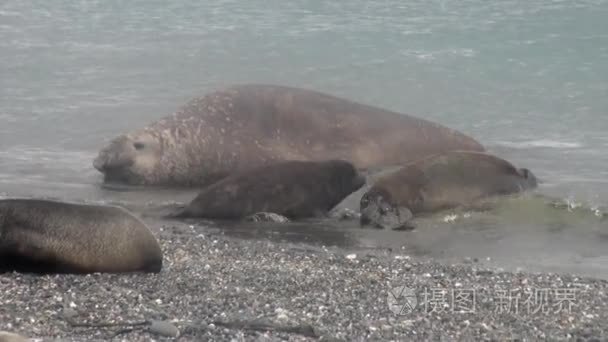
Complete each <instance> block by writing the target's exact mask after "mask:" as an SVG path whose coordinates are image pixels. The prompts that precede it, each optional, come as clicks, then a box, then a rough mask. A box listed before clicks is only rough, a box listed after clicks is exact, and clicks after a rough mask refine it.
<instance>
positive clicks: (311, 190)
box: [169, 160, 365, 219]
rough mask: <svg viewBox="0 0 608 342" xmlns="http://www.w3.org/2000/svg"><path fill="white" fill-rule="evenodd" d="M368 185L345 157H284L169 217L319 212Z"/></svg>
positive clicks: (211, 189)
mask: <svg viewBox="0 0 608 342" xmlns="http://www.w3.org/2000/svg"><path fill="white" fill-rule="evenodd" d="M364 184H365V178H364V177H363V176H362V175H361V174H360V173H359V172H358V171H357V170H356V169H355V167H354V166H353V165H352V164H351V163H349V162H346V161H342V160H328V161H319V162H314V161H279V162H276V163H274V164H270V165H264V166H259V167H258V168H255V169H251V170H247V171H241V172H239V173H236V174H233V175H230V176H228V177H226V178H224V179H222V180H220V181H218V182H217V183H214V184H212V185H210V186H208V187H206V188H204V189H203V190H202V191H201V193H200V194H199V195H198V196H197V197H196V198H195V199H194V200H192V202H191V203H190V204H189V205H188V206H187V207H186V208H184V209H183V210H181V211H179V212H177V213H175V214H172V215H169V216H170V217H198V218H207V219H242V218H245V217H247V216H249V215H253V214H256V213H259V212H271V213H276V214H279V215H283V216H286V217H287V218H289V219H299V218H307V217H318V216H324V215H326V214H327V212H328V211H329V210H330V209H331V208H333V207H334V206H335V205H336V204H338V203H339V202H340V201H342V200H343V199H344V198H345V197H346V196H348V195H349V194H350V193H352V192H354V191H356V190H357V189H359V188H360V187H361V186H363V185H364Z"/></svg>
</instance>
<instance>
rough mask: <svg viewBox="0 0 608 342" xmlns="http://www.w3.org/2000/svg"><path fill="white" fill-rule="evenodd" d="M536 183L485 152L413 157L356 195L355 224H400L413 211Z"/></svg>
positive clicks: (394, 226)
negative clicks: (358, 215)
mask: <svg viewBox="0 0 608 342" xmlns="http://www.w3.org/2000/svg"><path fill="white" fill-rule="evenodd" d="M536 186H537V180H536V177H535V176H534V174H533V173H532V172H531V171H530V170H528V169H525V168H521V169H518V168H515V167H514V166H513V165H512V164H511V163H509V162H508V161H506V160H504V159H501V158H499V157H496V156H494V155H491V154H488V153H480V152H469V151H452V152H448V153H443V154H439V155H435V156H431V157H428V158H424V159H421V160H419V161H416V162H412V163H409V164H407V165H405V166H404V167H402V168H400V169H399V170H397V171H395V172H393V173H391V174H388V175H386V176H384V177H382V178H380V179H378V181H377V182H376V183H375V184H374V185H373V186H372V187H371V188H370V190H369V191H367V192H366V193H365V194H364V195H363V196H362V198H361V202H360V210H361V224H362V225H367V224H372V225H374V226H376V227H379V228H390V229H402V228H405V227H407V226H408V221H410V220H411V219H412V218H413V216H414V215H416V214H420V213H433V212H437V211H440V210H444V209H450V208H455V207H458V206H466V205H474V203H475V201H477V200H480V199H483V198H487V197H489V196H493V195H508V194H514V193H518V192H522V191H524V190H527V189H533V188H536Z"/></svg>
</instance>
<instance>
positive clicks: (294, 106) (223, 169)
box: [93, 84, 484, 186]
mask: <svg viewBox="0 0 608 342" xmlns="http://www.w3.org/2000/svg"><path fill="white" fill-rule="evenodd" d="M455 149H459V150H471V151H483V150H484V148H483V147H482V146H481V145H480V144H479V143H478V142H477V141H475V140H474V139H473V138H471V137H468V136H466V135H464V134H462V133H460V132H458V131H455V130H453V129H450V128H447V127H444V126H441V125H439V124H436V123H433V122H430V121H427V120H424V119H420V118H416V117H412V116H409V115H405V114H400V113H396V112H392V111H388V110H384V109H381V108H378V107H373V106H368V105H364V104H360V103H356V102H353V101H349V100H346V99H342V98H338V97H334V96H331V95H328V94H324V93H320V92H316V91H312V90H306V89H300V88H293V87H286V86H277V85H264V84H244V85H236V86H232V87H229V88H226V89H223V90H217V91H214V92H212V93H210V94H207V95H206V96H203V97H201V98H196V99H193V100H191V101H190V102H188V103H187V104H186V105H184V106H183V107H182V108H180V109H179V111H177V112H176V113H174V114H172V115H170V116H168V117H165V118H163V119H160V120H158V121H155V122H153V123H151V124H149V125H148V126H146V127H144V128H143V129H141V130H137V131H133V132H130V133H127V134H123V135H120V136H118V137H116V138H115V139H113V140H112V141H111V142H110V143H109V144H108V145H106V146H105V147H103V148H102V149H101V150H100V152H99V154H98V156H97V157H96V158H95V160H94V162H93V165H94V167H95V168H96V169H98V170H99V171H100V172H101V173H103V174H104V181H105V182H106V183H123V184H132V185H166V186H187V185H208V184H211V183H212V182H214V181H216V180H219V179H221V178H223V177H225V176H227V175H229V174H232V173H234V172H236V171H242V170H245V169H248V168H254V167H258V166H261V165H267V164H269V163H272V162H275V161H279V160H304V161H319V160H330V159H341V160H346V161H349V162H351V163H353V164H354V165H355V166H356V167H357V169H359V170H365V169H368V168H370V167H375V166H385V165H399V164H403V163H406V162H409V161H413V160H416V159H419V158H421V157H425V156H428V155H431V154H434V153H441V152H445V151H449V150H455Z"/></svg>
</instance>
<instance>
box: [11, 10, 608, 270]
mask: <svg viewBox="0 0 608 342" xmlns="http://www.w3.org/2000/svg"><path fill="white" fill-rule="evenodd" d="M606 18H608V1H605V0H567V1H566V0H554V1H550V0H542V1H541V0H501V1H495V0H492V1H481V0H425V1H421V0H412V1H398V0H378V1H363V0H350V1H331V2H328V1H317V0H306V1H303V0H270V1H259V0H250V1H236V0H210V1H191V0H184V1H171V2H167V1H159V0H145V1H144V0H136V1H128V2H124V1H115V0H109V1H101V0H99V1H95V0H87V1H84V0H80V1H78V0H76V1H67V0H58V1H34V0H3V1H2V2H0V195H1V196H6V197H10V196H26V197H30V196H34V197H54V198H61V199H65V200H74V201H93V202H118V203H124V204H125V205H132V206H136V205H139V203H161V202H165V201H169V202H170V201H177V202H180V201H181V202H184V201H187V200H189V198H191V196H192V194H191V193H178V192H174V191H169V190H167V191H149V192H146V191H131V192H130V191H113V190H108V189H103V188H101V187H100V186H99V185H100V182H101V175H100V174H99V173H98V172H97V171H96V170H94V169H93V167H92V165H91V163H92V159H93V158H94V156H95V155H96V153H97V150H98V149H99V148H100V147H101V146H102V145H103V144H104V143H105V142H106V141H108V140H109V139H110V138H112V137H114V136H116V135H117V134H120V133H122V132H125V131H128V130H131V129H135V128H139V127H141V126H143V125H145V124H147V123H149V122H151V121H153V120H156V119H158V118H160V117H162V116H165V115H167V114H170V113H171V112H173V111H175V110H176V109H177V108H178V107H179V106H180V105H182V104H183V103H185V102H186V101H187V100H188V99H190V98H192V97H194V96H199V95H202V94H204V93H206V92H209V91H211V90H213V89H217V88H220V87H223V86H226V85H230V84H234V83H240V82H265V83H277V84H285V85H293V86H298V87H307V88H312V89H316V90H320V91H325V92H328V93H332V94H334V95H337V96H342V97H346V98H350V99H354V100H357V101H360V102H363V103H367V104H372V105H376V106H381V107H385V108H388V109H392V110H395V111H399V112H404V113H408V114H412V115H415V116H419V117H423V118H426V119H429V120H433V121H436V122H439V123H442V124H444V125H447V126H449V127H452V128H455V129H458V130H461V131H463V132H465V133H467V134H469V135H472V136H473V137H475V138H476V139H478V140H479V141H480V142H482V143H483V144H484V145H485V146H486V147H487V148H488V149H489V150H491V151H493V152H495V153H497V154H499V155H500V156H503V157H505V158H507V159H509V160H510V161H512V162H513V163H515V164H517V165H521V166H525V167H528V168H530V169H532V170H533V172H534V173H535V174H536V175H537V176H538V177H539V178H541V179H542V181H543V183H542V184H541V186H540V188H539V190H538V192H540V193H542V194H547V195H551V196H556V197H557V198H561V199H564V200H567V201H570V202H572V203H576V204H582V205H585V206H588V207H590V208H594V207H596V206H600V207H601V206H606V207H608V134H606V133H605V132H606V130H607V129H608V20H607V19H606ZM564 213H566V214H564ZM446 215H447V214H446ZM447 221H448V222H446V216H445V215H439V216H437V217H435V218H429V219H425V220H422V221H421V223H420V227H419V228H418V229H416V230H415V231H412V232H384V231H375V230H374V231H361V230H359V229H348V228H341V227H329V228H322V227H316V228H315V227H308V228H302V229H300V230H299V231H298V234H299V235H305V236H306V235H307V236H308V237H314V234H320V235H319V236H325V235H328V234H329V235H331V236H332V238H331V239H329V240H327V241H325V242H323V243H330V244H332V243H337V244H339V243H338V242H336V241H337V240H336V236H343V237H344V238H345V239H346V237H348V238H349V239H346V240H349V241H350V238H353V237H354V238H355V240H356V241H357V243H356V245H357V246H360V247H361V246H364V247H365V246H367V247H383V246H385V247H386V246H391V247H395V248H401V247H400V246H403V248H401V250H402V251H403V253H404V254H408V253H409V254H416V255H423V256H427V257H432V258H439V259H440V258H446V259H450V258H456V259H458V258H464V257H476V258H480V259H481V260H488V259H487V258H490V260H493V261H496V263H497V264H498V265H501V266H504V267H511V268H513V267H520V268H525V269H530V270H555V271H564V272H575V273H580V274H587V275H594V276H600V277H605V278H608V262H607V261H608V249H607V248H606V246H607V243H608V239H607V238H606V237H607V236H608V235H607V234H608V224H607V221H602V220H600V219H599V218H598V217H596V216H595V215H593V214H580V213H578V212H576V211H567V210H566V211H556V210H550V209H546V208H545V207H543V206H542V205H539V204H538V201H536V200H530V199H524V200H522V201H521V202H520V203H519V204H518V205H511V204H506V205H505V207H501V208H499V209H496V210H495V211H493V212H492V213H473V214H470V215H469V216H468V217H466V218H465V217H464V216H460V218H458V219H456V220H455V221H454V222H452V221H450V220H447ZM294 229H295V228H294ZM332 229H335V231H333V232H332V231H331V230H332ZM296 230H297V229H296ZM274 231H275V232H278V233H277V234H279V235H281V231H282V230H281V229H280V228H276V229H274ZM321 232H325V233H324V234H325V235H323V234H321ZM328 232H329V233H328ZM298 234H296V235H298ZM336 234H337V235H336ZM340 234H342V235H340ZM285 236H286V235H285ZM285 236H284V237H285ZM338 240H339V239H338ZM346 240H345V241H346Z"/></svg>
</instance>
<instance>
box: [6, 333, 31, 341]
mask: <svg viewBox="0 0 608 342" xmlns="http://www.w3.org/2000/svg"><path fill="white" fill-rule="evenodd" d="M0 341H2V342H28V339H27V337H25V336H23V335H19V334H15V333H12V332H8V331H0Z"/></svg>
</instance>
